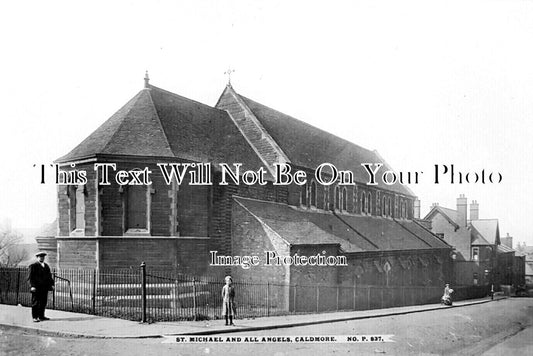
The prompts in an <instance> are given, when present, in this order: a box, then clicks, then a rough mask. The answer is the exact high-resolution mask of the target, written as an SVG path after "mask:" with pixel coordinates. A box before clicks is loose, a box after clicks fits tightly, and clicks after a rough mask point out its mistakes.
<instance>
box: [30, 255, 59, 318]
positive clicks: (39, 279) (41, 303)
mask: <svg viewBox="0 0 533 356" xmlns="http://www.w3.org/2000/svg"><path fill="white" fill-rule="evenodd" d="M35 256H37V261H36V262H34V263H32V264H31V265H30V266H29V267H28V282H29V283H30V291H31V315H32V317H33V321H34V322H36V323H37V322H39V321H45V320H50V319H49V318H47V317H45V316H44V309H45V308H46V300H47V299H48V291H50V290H54V279H53V278H52V272H50V266H48V265H47V264H46V263H44V256H46V252H38V253H36V254H35Z"/></svg>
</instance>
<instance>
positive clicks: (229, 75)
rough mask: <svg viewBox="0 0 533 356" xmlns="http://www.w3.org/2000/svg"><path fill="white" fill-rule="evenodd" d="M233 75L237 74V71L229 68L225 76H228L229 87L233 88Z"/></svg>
mask: <svg viewBox="0 0 533 356" xmlns="http://www.w3.org/2000/svg"><path fill="white" fill-rule="evenodd" d="M231 73H235V69H231V68H228V69H227V70H226V71H225V72H224V74H226V75H227V76H228V85H230V86H231Z"/></svg>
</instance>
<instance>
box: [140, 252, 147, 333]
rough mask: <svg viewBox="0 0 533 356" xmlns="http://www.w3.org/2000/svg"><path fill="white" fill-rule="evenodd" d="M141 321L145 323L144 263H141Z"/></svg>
mask: <svg viewBox="0 0 533 356" xmlns="http://www.w3.org/2000/svg"><path fill="white" fill-rule="evenodd" d="M141 310H142V315H141V322H142V323H146V263H144V261H143V262H142V263H141Z"/></svg>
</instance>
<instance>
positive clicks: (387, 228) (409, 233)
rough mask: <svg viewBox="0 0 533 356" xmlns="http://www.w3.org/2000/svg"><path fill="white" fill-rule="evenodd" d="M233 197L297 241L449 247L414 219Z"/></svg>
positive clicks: (355, 247)
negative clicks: (307, 207) (308, 208)
mask: <svg viewBox="0 0 533 356" xmlns="http://www.w3.org/2000/svg"><path fill="white" fill-rule="evenodd" d="M234 200H235V201H236V203H238V204H239V205H241V206H242V207H244V208H245V209H246V210H247V211H248V212H249V213H250V214H252V215H253V216H254V217H255V218H256V219H258V220H259V221H260V222H261V223H262V224H265V225H266V226H268V227H269V228H270V229H272V230H273V231H275V232H277V233H278V235H280V236H281V237H282V238H284V239H285V240H286V241H288V242H289V243H291V244H294V245H298V244H324V243H338V244H339V245H340V247H341V249H342V250H343V251H344V252H347V253H350V252H363V251H387V250H389V251H392V250H411V249H413V250H417V249H435V248H450V246H449V245H448V244H446V243H445V242H443V241H442V240H440V239H439V238H438V237H436V236H435V235H433V234H431V233H430V232H429V231H427V230H425V229H424V228H423V227H421V226H420V225H418V224H416V223H415V222H413V221H408V220H402V221H396V220H392V219H388V218H383V217H375V216H372V217H371V216H358V215H349V214H339V215H334V214H332V213H330V212H323V211H318V210H317V211H309V210H307V211H306V210H304V209H300V208H295V207H292V206H289V205H285V204H279V203H273V202H266V201H259V200H254V199H248V198H241V197H234ZM324 236H326V237H325V238H323V237H324Z"/></svg>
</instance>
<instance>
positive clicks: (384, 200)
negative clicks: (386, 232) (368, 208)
mask: <svg viewBox="0 0 533 356" xmlns="http://www.w3.org/2000/svg"><path fill="white" fill-rule="evenodd" d="M386 205H387V202H386V198H385V197H383V201H382V203H381V215H383V216H387V207H386Z"/></svg>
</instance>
